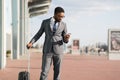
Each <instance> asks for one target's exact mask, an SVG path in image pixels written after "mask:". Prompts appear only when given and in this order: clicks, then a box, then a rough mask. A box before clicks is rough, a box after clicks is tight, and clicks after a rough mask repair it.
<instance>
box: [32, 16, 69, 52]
mask: <svg viewBox="0 0 120 80" xmlns="http://www.w3.org/2000/svg"><path fill="white" fill-rule="evenodd" d="M50 21H51V18H49V19H46V20H43V21H42V24H41V27H40V29H39V31H38V32H37V34H36V35H35V36H34V37H33V38H32V40H31V41H30V42H32V43H35V42H36V41H37V40H38V39H39V38H40V37H41V36H42V34H43V33H44V32H45V41H44V45H43V54H47V53H50V51H51V49H52V47H53V50H54V52H55V53H56V54H62V53H63V45H58V44H57V45H53V44H52V42H57V41H60V40H62V41H63V42H64V43H68V41H66V40H65V39H64V35H65V34H66V33H67V27H66V24H65V23H64V22H62V21H61V22H60V24H59V26H58V28H57V30H56V32H55V34H54V35H53V31H52V29H51V26H50Z"/></svg>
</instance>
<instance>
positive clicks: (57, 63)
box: [40, 51, 63, 80]
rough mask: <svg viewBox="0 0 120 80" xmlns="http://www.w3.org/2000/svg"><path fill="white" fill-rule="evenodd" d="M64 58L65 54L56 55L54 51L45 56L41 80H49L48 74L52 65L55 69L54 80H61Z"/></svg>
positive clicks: (43, 57)
mask: <svg viewBox="0 0 120 80" xmlns="http://www.w3.org/2000/svg"><path fill="white" fill-rule="evenodd" d="M62 58H63V54H55V53H54V52H53V51H52V52H51V53H47V54H43V56H42V71H41V76H40V80H47V76H48V72H49V69H50V66H51V64H52V63H53V67H54V68H53V70H54V77H53V78H54V79H53V80H60V67H61V62H62Z"/></svg>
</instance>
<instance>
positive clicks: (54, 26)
mask: <svg viewBox="0 0 120 80" xmlns="http://www.w3.org/2000/svg"><path fill="white" fill-rule="evenodd" d="M56 23H57V22H56V21H55V23H54V25H53V33H55V32H56Z"/></svg>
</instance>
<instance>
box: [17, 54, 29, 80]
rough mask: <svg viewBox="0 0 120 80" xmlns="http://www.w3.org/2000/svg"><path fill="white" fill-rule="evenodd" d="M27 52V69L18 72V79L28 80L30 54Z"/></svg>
mask: <svg viewBox="0 0 120 80" xmlns="http://www.w3.org/2000/svg"><path fill="white" fill-rule="evenodd" d="M27 54H28V70H26V71H21V72H19V74H18V80H30V54H29V53H27Z"/></svg>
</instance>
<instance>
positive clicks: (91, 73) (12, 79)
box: [0, 52, 120, 80]
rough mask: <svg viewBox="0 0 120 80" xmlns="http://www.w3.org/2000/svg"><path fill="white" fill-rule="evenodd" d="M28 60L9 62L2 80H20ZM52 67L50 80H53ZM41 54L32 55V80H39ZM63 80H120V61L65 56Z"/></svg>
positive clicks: (1, 76)
mask: <svg viewBox="0 0 120 80" xmlns="http://www.w3.org/2000/svg"><path fill="white" fill-rule="evenodd" d="M26 66H27V60H26V58H22V59H20V60H10V59H8V60H7V67H6V68H5V69H3V70H0V80H18V73H19V72H20V71H24V70H26V69H27V67H26ZM52 68H53V67H51V69H50V72H49V76H48V80H52V79H53V69H52ZM40 71H41V54H40V53H33V52H32V53H31V69H30V76H31V77H30V78H31V80H39V75H40ZM61 80H120V61H109V60H108V59H107V57H106V56H89V55H87V56H80V55H70V54H69V55H68V54H67V55H65V56H64V60H63V65H62V72H61Z"/></svg>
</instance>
